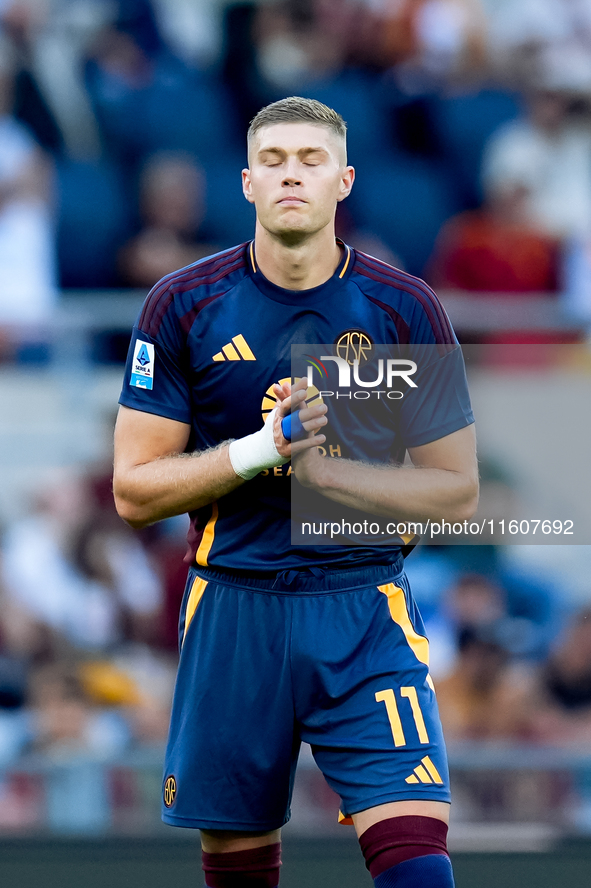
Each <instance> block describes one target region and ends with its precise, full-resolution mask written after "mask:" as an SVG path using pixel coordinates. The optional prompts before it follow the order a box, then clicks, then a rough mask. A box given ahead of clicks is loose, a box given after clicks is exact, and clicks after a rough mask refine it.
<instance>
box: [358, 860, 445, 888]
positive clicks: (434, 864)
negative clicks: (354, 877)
mask: <svg viewBox="0 0 591 888" xmlns="http://www.w3.org/2000/svg"><path fill="white" fill-rule="evenodd" d="M374 885H375V888H454V877H453V873H452V868H451V861H450V859H449V857H447V856H446V855H445V854H427V855H426V856H425V857H413V859H412V860H404V861H403V862H402V863H399V864H398V865H397V866H393V867H391V868H390V869H387V870H386V871H385V872H383V873H380V875H379V876H376V878H375V879H374Z"/></svg>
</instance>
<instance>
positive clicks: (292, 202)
mask: <svg viewBox="0 0 591 888" xmlns="http://www.w3.org/2000/svg"><path fill="white" fill-rule="evenodd" d="M277 203H278V204H279V206H280V207H298V206H303V205H304V204H306V203H307V201H305V200H302V198H300V197H282V198H281V200H278V201H277Z"/></svg>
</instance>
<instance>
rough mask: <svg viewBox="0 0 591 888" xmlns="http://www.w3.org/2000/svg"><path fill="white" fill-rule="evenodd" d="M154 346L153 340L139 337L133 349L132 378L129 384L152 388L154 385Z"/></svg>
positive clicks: (136, 386)
mask: <svg viewBox="0 0 591 888" xmlns="http://www.w3.org/2000/svg"><path fill="white" fill-rule="evenodd" d="M154 361H155V356H154V346H153V345H152V343H151V342H142V340H141V339H138V340H137V342H136V344H135V348H134V350H133V362H132V365H131V379H130V380H129V384H130V385H132V386H134V387H135V388H143V389H152V388H153V387H154Z"/></svg>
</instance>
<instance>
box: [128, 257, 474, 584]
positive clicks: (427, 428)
mask: <svg viewBox="0 0 591 888" xmlns="http://www.w3.org/2000/svg"><path fill="white" fill-rule="evenodd" d="M341 246H342V253H343V255H342V260H341V263H340V265H339V267H338V268H337V270H336V271H335V273H334V275H333V276H332V277H331V278H330V279H329V280H328V281H326V282H325V283H324V284H322V285H321V286H319V287H314V288H312V289H309V290H300V291H292V290H286V289H283V288H282V287H278V286H277V285H276V284H273V283H272V282H270V281H269V280H267V279H266V278H265V277H264V275H262V273H261V272H260V270H259V269H258V267H257V262H256V256H255V253H254V245H253V243H252V242H251V243H248V244H242V245H240V246H238V247H235V248H234V249H231V250H225V251H224V252H222V253H218V254H217V255H215V256H212V257H210V258H208V259H205V260H202V261H200V262H198V263H196V264H194V265H191V266H189V267H188V268H183V269H181V270H180V271H177V272H175V273H174V274H171V275H168V276H167V277H165V278H163V279H162V281H160V282H159V283H158V284H157V285H156V286H155V287H154V288H153V290H152V291H151V293H150V294H149V295H148V297H147V299H146V302H145V304H144V306H143V309H142V311H141V314H140V317H139V319H138V322H137V324H136V326H135V328H134V331H133V337H132V341H131V345H130V350H129V356H128V361H127V367H126V372H125V381H124V384H123V391H122V394H121V398H120V403H121V404H123V405H125V406H126V407H130V408H133V409H135V410H141V411H144V412H146V413H154V414H156V415H158V416H164V417H167V418H169V419H173V420H177V421H179V422H183V423H187V424H188V425H190V427H191V432H190V437H189V442H188V445H187V451H188V452H192V451H196V450H197V451H199V450H205V449H207V448H209V447H212V446H215V445H216V444H218V443H220V442H221V441H226V440H229V439H233V438H241V437H243V436H244V435H248V434H250V433H251V432H256V431H258V429H260V428H261V425H262V421H263V418H264V417H265V416H266V415H267V414H268V412H269V411H270V409H272V407H273V406H274V404H275V396H274V395H273V390H272V386H273V383H275V382H278V381H280V380H290V379H291V372H292V364H291V346H292V344H294V343H299V344H304V343H311V344H313V343H329V344H332V343H339V344H340V345H339V349H340V353H342V349H343V348H344V349H345V352H346V349H347V347H348V345H350V346H351V348H352V350H353V351H352V353H355V354H357V355H359V354H362V352H363V349H364V348H366V347H369V346H370V345H371V344H376V343H398V344H400V346H401V347H402V346H404V345H406V344H408V343H421V344H425V345H427V346H433V354H434V356H435V358H437V359H438V361H439V363H438V362H437V361H436V360H435V358H434V359H433V361H431V359H430V362H431V365H432V366H431V371H430V373H429V376H428V379H427V382H426V385H425V386H424V387H423V388H424V389H425V390H429V393H430V399H431V400H430V404H431V407H430V408H429V409H423V410H421V411H418V414H419V415H418V416H417V415H415V416H413V417H412V423H410V420H409V418H408V417H405V413H404V410H402V411H401V410H400V409H398V411H397V412H396V413H395V414H394V413H393V412H392V407H393V404H392V403H391V402H387V401H385V400H384V408H383V410H384V416H383V420H384V424H385V427H387V425H388V422H391V426H392V428H391V440H389V439H388V436H387V435H386V436H384V435H381V436H377V437H376V436H373V437H372V436H369V437H368V436H367V428H366V425H367V423H366V421H365V424H364V420H363V419H361V418H360V420H359V423H360V425H359V428H357V429H356V428H355V427H354V424H353V426H351V418H350V416H349V418H348V419H347V422H346V423H342V424H341V427H340V428H339V424H338V422H335V423H334V424H333V426H331V425H330V416H331V410H332V405H331V404H329V427H328V428H327V431H326V434H327V441H326V444H325V448H324V449H325V452H326V455H327V458H330V457H331V456H336V457H338V456H341V457H351V458H359V448H358V445H359V441H362V442H363V440H364V439H365V438H367V439H368V441H370V444H368V446H369V447H372V448H374V449H375V446H376V444H375V442H376V440H379V441H380V442H381V444H380V445H379V446H381V447H382V449H384V448H386V451H387V452H384V453H382V454H380V453H372V454H369V453H368V454H364V453H363V451H362V453H361V455H362V456H364V455H366V456H367V457H368V458H370V456H371V458H372V459H375V461H377V462H380V461H381V462H384V461H394V462H397V461H400V460H401V459H402V458H403V456H404V452H405V450H406V448H407V447H413V446H418V445H420V444H425V443H428V442H430V441H434V440H437V439H438V438H442V437H444V436H445V435H449V434H451V433H452V432H454V431H457V430H458V429H460V428H463V427H464V426H466V425H469V424H470V423H472V422H473V417H472V413H471V410H470V405H469V399H468V396H467V390H466V388H465V378H464V376H463V371H462V373H461V379H460V382H459V384H457V383H454V385H455V390H454V392H453V396H451V397H450V391H449V379H448V378H446V374H445V372H440V364H441V367H444V366H445V363H444V362H446V361H449V352H450V349H453V347H454V346H455V344H456V339H455V336H454V333H453V330H452V328H451V325H450V322H449V320H448V318H447V315H446V313H445V311H444V309H443V308H442V306H441V304H440V303H439V301H438V299H437V297H436V296H435V294H434V293H433V292H432V291H431V290H430V289H429V287H427V285H426V284H424V283H423V282H422V281H420V280H418V279H417V278H415V277H412V276H411V275H408V274H406V273H404V272H402V271H399V270H397V269H395V268H392V267H391V266H389V265H387V264H385V263H384V262H381V261H379V260H377V259H374V258H372V257H370V256H367V255H365V254H363V253H359V252H356V251H354V250H352V249H351V248H349V247H347V246H345V245H344V244H343V245H341ZM453 350H454V351H456V350H455V349H453ZM335 370H336V367H335ZM435 371H436V372H435ZM302 375H303V374H302ZM409 403H410V402H409ZM432 405H439V406H438V407H437V406H436V408H434V407H433V406H432ZM334 415H335V420H336V418H337V413H336V412H335V414H334ZM372 415H374V419H375V414H372ZM392 417H394V418H392ZM378 420H380V415H379V414H378ZM380 421H381V420H380ZM354 422H355V420H354V421H353V423H354ZM362 426H363V427H362ZM347 435H349V437H350V438H351V439H352V440H355V441H356V449H355V448H353V449H352V445H350V444H349V443H348V441H347ZM378 449H379V447H378ZM291 475H292V471H291V466H290V465H289V464H288V465H285V466H281V467H278V468H276V469H269V470H268V471H265V472H262V473H261V474H260V475H258V476H257V477H256V478H253V479H252V480H251V481H248V482H246V483H245V484H243V485H241V486H240V487H239V488H237V489H236V490H235V491H233V492H232V493H230V494H227V495H226V496H224V497H222V498H221V499H220V500H219V501H218V502H217V503H213V504H211V505H208V506H206V507H203V508H202V509H199V510H197V511H196V512H194V513H192V514H191V516H190V517H191V530H190V534H189V543H190V551H191V554H190V559H191V560H194V559H196V561H197V564H201V565H211V566H212V567H217V568H220V569H228V570H246V571H277V569H282V568H283V569H292V568H293V569H296V568H298V567H302V566H305V565H310V564H320V565H329V564H333V565H343V566H344V565H349V566H353V565H358V564H364V563H367V564H370V563H373V564H376V563H377V564H385V563H393V562H394V561H396V560H397V559H398V558H399V555H400V550H401V548H402V547H403V546H404V543H405V539H401V538H399V537H396V536H393V537H392V538H391V539H388V540H386V541H385V542H388V543H390V545H387V546H384V545H380V546H376V545H372V544H371V541H368V543H367V545H357V546H349V545H314V546H310V545H303V544H302V545H299V544H292V542H291V535H290V486H291V482H292V480H293V482H294V484H297V482H296V481H295V478H294V479H292V478H291V477H290V476H291Z"/></svg>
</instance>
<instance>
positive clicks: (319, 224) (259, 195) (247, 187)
mask: <svg viewBox="0 0 591 888" xmlns="http://www.w3.org/2000/svg"><path fill="white" fill-rule="evenodd" d="M249 163H250V169H248V170H243V171H242V187H243V191H244V196H245V197H246V199H247V200H248V201H250V203H253V204H254V205H255V207H256V211H257V223H258V224H259V225H261V226H262V227H263V228H264V229H266V230H267V231H268V232H269V233H270V234H272V235H274V236H275V237H279V238H280V239H281V240H283V241H284V242H287V243H298V242H301V241H303V240H306V239H307V238H308V237H310V236H311V235H313V234H316V233H317V232H318V231H321V230H322V229H323V228H325V227H326V226H327V225H332V224H333V220H334V216H335V212H336V206H337V203H338V202H339V201H341V200H343V199H344V198H345V197H347V195H348V194H349V192H350V191H351V188H352V186H353V179H354V176H355V171H354V170H353V167H350V166H346V160H345V157H344V150H343V146H342V145H341V144H340V142H339V140H338V138H337V137H336V136H335V135H333V133H332V132H331V131H330V130H329V129H326V128H325V127H323V126H316V125H315V124H309V123H281V124H276V125H275V126H268V127H265V128H264V129H262V130H260V131H259V132H258V133H257V135H256V137H255V138H254V140H253V143H252V144H251V145H250V156H249Z"/></svg>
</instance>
